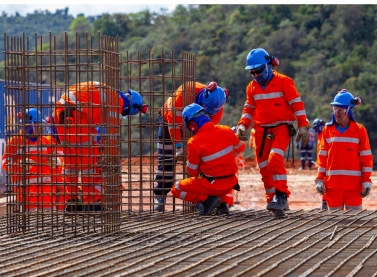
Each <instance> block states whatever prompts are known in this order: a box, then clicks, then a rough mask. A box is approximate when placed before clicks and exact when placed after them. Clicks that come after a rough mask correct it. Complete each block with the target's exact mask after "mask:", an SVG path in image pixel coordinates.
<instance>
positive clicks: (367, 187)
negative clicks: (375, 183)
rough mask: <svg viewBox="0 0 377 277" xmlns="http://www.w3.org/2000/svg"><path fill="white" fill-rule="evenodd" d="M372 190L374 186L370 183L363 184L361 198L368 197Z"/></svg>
mask: <svg viewBox="0 0 377 277" xmlns="http://www.w3.org/2000/svg"><path fill="white" fill-rule="evenodd" d="M371 188H372V184H371V183H369V182H365V183H363V190H362V191H361V193H360V196H361V197H362V198H364V197H365V196H368V195H369V193H370V190H371Z"/></svg>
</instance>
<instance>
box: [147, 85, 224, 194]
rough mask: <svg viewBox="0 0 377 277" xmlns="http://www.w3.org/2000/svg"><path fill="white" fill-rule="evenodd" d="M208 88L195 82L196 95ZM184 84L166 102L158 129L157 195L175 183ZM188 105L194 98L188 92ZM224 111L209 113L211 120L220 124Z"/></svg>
mask: <svg viewBox="0 0 377 277" xmlns="http://www.w3.org/2000/svg"><path fill="white" fill-rule="evenodd" d="M189 86H190V83H189V84H187V86H186V90H188V91H190V88H189ZM204 88H206V85H204V84H202V83H199V82H195V88H194V91H195V96H197V95H198V94H199V92H200V91H202V90H203V89H204ZM183 89H184V88H183V85H182V86H180V87H179V88H178V89H177V90H176V91H175V93H174V95H173V96H171V97H169V98H168V99H167V100H166V102H165V103H164V110H163V122H162V124H161V125H160V127H159V129H158V139H159V140H158V143H157V151H158V166H157V174H156V181H157V185H156V188H155V191H154V193H155V194H156V195H166V194H167V193H168V192H169V191H170V189H171V187H172V185H173V171H174V170H173V154H174V147H175V145H174V144H177V143H182V142H181V131H182V128H183V121H182V111H183V108H184V107H183V97H184V95H183ZM186 96H187V99H186V101H185V104H186V105H189V104H191V102H189V101H192V99H189V98H192V97H191V96H190V95H189V93H187V92H186ZM223 113H224V107H222V108H221V109H220V110H219V112H217V113H216V114H214V115H209V117H210V119H211V122H213V123H214V124H218V123H219V122H220V120H221V118H222V115H223Z"/></svg>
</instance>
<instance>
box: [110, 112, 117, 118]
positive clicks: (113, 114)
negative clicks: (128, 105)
mask: <svg viewBox="0 0 377 277" xmlns="http://www.w3.org/2000/svg"><path fill="white" fill-rule="evenodd" d="M109 114H110V117H111V118H115V119H119V113H116V112H110V113H109Z"/></svg>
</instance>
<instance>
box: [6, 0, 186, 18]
mask: <svg viewBox="0 0 377 277" xmlns="http://www.w3.org/2000/svg"><path fill="white" fill-rule="evenodd" d="M4 2H5V3H4ZM22 2H24V3H22ZM43 2H46V1H33V3H34V4H32V5H31V4H30V1H29V2H26V1H17V0H16V1H12V2H10V1H6V0H5V1H2V4H1V5H0V14H2V13H3V12H6V13H7V14H8V16H11V15H15V14H16V12H18V13H19V14H20V15H21V16H26V14H28V13H30V14H32V13H34V11H35V10H38V11H46V10H48V11H50V12H51V13H55V11H56V10H62V9H65V8H67V7H68V14H70V15H72V16H74V17H76V16H77V15H78V14H84V15H85V16H96V15H101V14H103V13H109V14H113V13H127V14H129V13H137V12H140V11H144V10H147V9H148V10H150V11H151V12H160V11H161V8H165V9H167V12H168V13H170V12H172V11H174V10H175V7H176V6H177V5H178V4H174V3H172V2H170V3H169V2H166V4H164V3H163V2H160V3H162V4H155V3H156V2H157V3H158V1H155V2H154V3H153V2H148V1H145V0H140V1H135V2H137V3H138V4H119V2H121V1H115V0H106V1H105V2H104V3H107V4H106V5H104V4H93V2H96V1H95V0H92V1H87V0H79V1H61V2H60V1H59V2H60V3H64V4H47V3H45V4H43ZM53 2H54V3H56V2H55V1H51V3H53ZM75 2H76V3H77V2H79V3H80V4H75ZM122 2H123V1H122ZM124 2H125V1H124ZM183 5H185V4H183Z"/></svg>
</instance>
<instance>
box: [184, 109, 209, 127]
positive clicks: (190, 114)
mask: <svg viewBox="0 0 377 277" xmlns="http://www.w3.org/2000/svg"><path fill="white" fill-rule="evenodd" d="M203 114H205V110H204V108H203V107H202V106H200V105H199V104H196V103H192V104H190V105H188V106H186V107H185V108H184V109H183V112H182V119H183V122H184V124H185V127H186V128H187V126H188V123H189V122H190V121H191V120H192V119H193V118H194V117H197V116H200V115H203Z"/></svg>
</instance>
